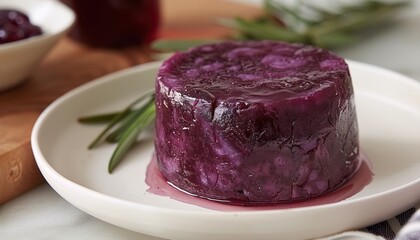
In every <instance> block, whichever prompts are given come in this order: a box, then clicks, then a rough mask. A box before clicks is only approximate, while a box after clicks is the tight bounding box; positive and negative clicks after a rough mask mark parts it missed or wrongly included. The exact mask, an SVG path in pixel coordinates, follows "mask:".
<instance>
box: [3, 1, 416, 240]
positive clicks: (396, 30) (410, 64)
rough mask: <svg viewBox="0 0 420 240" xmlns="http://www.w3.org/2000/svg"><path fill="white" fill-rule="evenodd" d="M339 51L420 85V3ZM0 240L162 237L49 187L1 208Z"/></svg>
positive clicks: (32, 192) (149, 239)
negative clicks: (123, 224) (85, 207)
mask: <svg viewBox="0 0 420 240" xmlns="http://www.w3.org/2000/svg"><path fill="white" fill-rule="evenodd" d="M237 1H239V0H237ZM241 1H246V2H252V1H258V0H241ZM336 52H337V53H338V54H339V55H341V56H343V57H345V58H348V59H352V60H357V61H361V62H366V63H370V64H374V65H378V66H381V67H385V68H388V69H392V70H394V71H397V72H400V73H402V74H405V75H407V76H410V77H412V78H414V79H417V80H418V81H419V82H420V0H415V4H414V6H413V7H412V8H411V9H408V10H407V11H406V12H405V14H403V15H402V16H401V17H400V18H399V20H398V22H397V23H395V24H394V25H393V26H392V27H390V28H388V29H385V30H382V31H380V32H379V33H377V34H376V36H371V37H369V38H366V39H364V40H363V41H361V42H360V43H358V44H356V45H354V46H350V47H346V48H345V49H342V50H339V51H336ZM0 194H1V193H0ZM419 200H420V199H419ZM0 239H5V240H26V239H31V240H49V239H51V240H53V239H54V240H55V239H60V240H66V239H89V240H96V239H97V240H107V239H109V240H115V239H119V240H123V239H140V240H158V239H159V238H154V237H150V236H145V235H142V234H139V233H135V232H132V231H128V230H125V229H122V228H119V227H116V226H113V225H111V224H108V223H105V222H103V221H101V220H98V219H96V218H94V217H92V216H90V215H88V214H86V213H84V212H82V211H81V210H79V209H77V208H76V207H74V206H72V205H71V204H70V203H68V202H67V201H65V200H64V199H62V198H61V197H60V196H59V195H58V194H57V193H56V192H55V191H54V190H52V188H51V187H50V186H49V185H48V184H46V183H45V184H43V185H42V186H40V187H38V188H36V189H34V190H32V191H30V192H28V193H26V194H24V195H22V196H21V197H19V198H17V199H14V200H12V201H10V202H8V203H6V204H3V205H0Z"/></svg>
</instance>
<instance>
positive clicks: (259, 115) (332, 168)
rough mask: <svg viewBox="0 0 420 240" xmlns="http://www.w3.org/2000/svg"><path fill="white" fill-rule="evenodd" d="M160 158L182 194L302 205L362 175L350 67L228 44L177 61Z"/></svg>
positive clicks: (292, 52)
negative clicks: (359, 167) (297, 202)
mask: <svg viewBox="0 0 420 240" xmlns="http://www.w3.org/2000/svg"><path fill="white" fill-rule="evenodd" d="M156 93H157V95H156V102H157V122H156V152H157V157H158V163H159V168H160V170H161V172H162V174H163V175H164V177H165V178H166V179H167V180H168V181H169V182H170V183H171V184H173V185H174V186H176V187H178V188H180V189H182V190H185V191H187V192H189V193H191V194H194V195H197V196H200V197H204V198H209V199H214V200H219V201H226V202H230V203H233V204H268V203H278V202H288V201H295V200H302V199H306V198H308V197H313V196H317V195H320V194H323V193H325V192H328V191H331V190H333V189H335V188H337V187H338V186H339V185H341V184H342V183H343V182H344V181H345V180H347V179H348V178H349V177H351V176H352V175H353V173H354V172H355V170H356V168H357V166H358V161H357V156H358V151H359V149H358V129H357V122H356V112H355V106H354V99H353V90H352V86H351V78H350V74H349V71H348V67H347V64H346V63H345V61H344V60H343V59H342V58H340V57H337V56H335V55H334V54H332V53H330V52H328V51H326V50H322V49H318V48H314V47H310V46H303V45H294V44H287V43H281V42H271V41H251V42H224V43H219V44H213V45H205V46H201V47H198V48H194V49H191V50H189V51H188V52H185V53H177V54H175V55H174V56H173V57H171V58H170V59H168V60H167V61H166V62H165V63H164V64H163V65H162V67H161V69H160V71H159V74H158V78H157V82H156Z"/></svg>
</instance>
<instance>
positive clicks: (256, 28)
mask: <svg viewBox="0 0 420 240" xmlns="http://www.w3.org/2000/svg"><path fill="white" fill-rule="evenodd" d="M232 21H233V22H231V23H228V22H227V21H225V22H224V23H225V24H228V25H231V26H234V28H236V29H238V30H239V31H241V32H242V33H243V34H245V35H246V36H249V37H250V38H252V39H259V40H263V39H269V40H280V41H287V42H305V37H304V36H302V35H300V34H299V33H295V32H293V31H290V30H288V29H286V28H282V27H280V26H279V25H275V24H273V23H261V22H254V21H252V20H245V19H243V18H236V19H234V20H232Z"/></svg>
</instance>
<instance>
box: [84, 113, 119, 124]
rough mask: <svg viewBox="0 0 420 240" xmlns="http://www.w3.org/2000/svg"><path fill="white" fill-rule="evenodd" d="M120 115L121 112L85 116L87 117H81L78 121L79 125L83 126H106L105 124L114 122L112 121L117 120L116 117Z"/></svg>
mask: <svg viewBox="0 0 420 240" xmlns="http://www.w3.org/2000/svg"><path fill="white" fill-rule="evenodd" d="M118 114H121V112H113V113H105V114H98V115H93V116H85V117H80V118H79V119H78V121H79V123H83V124H104V123H109V122H110V121H112V119H113V118H115V116H116V115H118Z"/></svg>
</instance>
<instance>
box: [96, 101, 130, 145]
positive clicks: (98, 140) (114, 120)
mask: <svg viewBox="0 0 420 240" xmlns="http://www.w3.org/2000/svg"><path fill="white" fill-rule="evenodd" d="M130 110H131V109H125V110H124V111H122V112H121V113H118V114H117V115H115V116H114V117H113V118H112V120H111V121H110V122H109V124H108V125H107V126H106V128H105V129H104V130H103V131H102V132H101V133H100V134H99V135H98V136H97V137H96V138H95V139H94V140H93V141H92V143H91V144H89V146H88V148H89V149H92V148H94V147H96V146H98V145H99V143H101V141H102V138H103V137H104V136H105V135H106V134H107V133H108V131H109V130H111V129H112V128H113V127H114V126H115V125H116V124H117V123H119V122H120V121H121V120H122V119H124V117H125V116H127V114H128V113H129V112H130Z"/></svg>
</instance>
